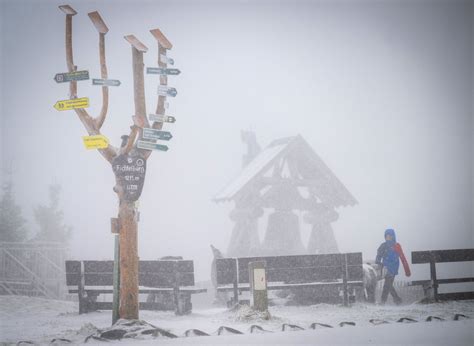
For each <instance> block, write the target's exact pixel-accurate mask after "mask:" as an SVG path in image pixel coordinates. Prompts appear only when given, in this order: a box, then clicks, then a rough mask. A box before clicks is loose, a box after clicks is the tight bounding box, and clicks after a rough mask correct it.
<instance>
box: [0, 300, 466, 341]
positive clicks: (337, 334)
mask: <svg viewBox="0 0 474 346" xmlns="http://www.w3.org/2000/svg"><path fill="white" fill-rule="evenodd" d="M0 313H1V317H0V322H1V325H0V341H3V342H11V343H17V342H18V341H22V340H25V341H33V342H35V343H42V344H44V343H49V342H50V341H51V340H53V339H60V338H63V339H67V340H71V341H72V342H74V343H80V342H83V341H84V340H85V338H86V337H87V336H89V335H91V334H93V333H94V331H96V329H95V328H99V329H104V328H108V327H110V325H111V312H110V311H102V312H93V313H88V314H83V315H79V314H78V306H77V303H76V302H71V301H58V300H47V299H42V298H31V297H20V296H0ZM270 313H271V315H272V318H271V319H270V320H259V319H254V318H250V319H246V318H245V314H243V313H242V311H240V313H238V312H232V311H228V310H226V309H225V308H222V307H219V308H217V307H215V308H196V309H194V311H193V313H192V314H190V315H187V316H175V315H174V313H173V312H156V311H142V312H141V313H140V319H141V320H145V321H147V322H149V323H151V324H153V325H154V326H157V327H160V328H163V329H165V330H167V331H169V332H171V333H173V334H175V335H177V336H179V337H180V338H178V339H166V338H160V340H159V341H160V344H173V345H180V344H188V343H192V344H204V345H209V344H210V345H213V344H311V345H314V344H349V343H350V344H403V345H406V344H430V345H432V344H439V345H454V344H459V345H474V333H473V330H474V301H463V302H461V301H460V302H447V303H438V304H427V305H423V304H410V305H404V306H390V305H386V306H377V305H366V304H360V303H358V304H354V305H352V306H351V307H343V306H335V305H327V304H318V305H313V306H307V307H297V306H272V307H271V308H270ZM456 314H463V315H465V316H468V317H470V319H465V318H462V319H460V320H458V321H453V319H454V316H455V315H456ZM429 316H437V317H440V318H442V319H444V321H439V320H435V321H432V322H426V319H427V318H428V317H429ZM404 317H406V318H410V319H413V320H416V321H418V322H417V323H415V322H412V323H410V322H408V321H406V322H405V323H402V322H397V321H398V320H399V319H400V318H404ZM374 319H375V320H377V321H376V323H375V324H374V323H371V322H370V320H374ZM381 321H386V322H388V323H382V324H378V323H377V322H381ZM314 322H317V323H322V324H327V325H331V326H332V327H334V328H324V327H321V328H319V327H318V328H316V329H315V330H313V329H310V325H311V324H312V323H314ZM341 322H354V323H355V326H352V325H345V326H342V327H341V326H340V323H341ZM255 324H256V325H259V326H261V327H262V328H263V329H265V330H267V331H270V332H273V333H263V334H251V333H250V331H249V329H250V326H251V325H255ZM283 324H292V325H297V326H300V327H302V328H304V329H305V330H298V331H284V332H283V331H282V325H283ZM221 326H227V327H231V328H234V329H237V330H239V331H241V332H242V333H244V335H229V334H228V333H227V334H226V335H220V336H217V330H218V329H219V327H221ZM189 329H199V330H201V331H203V332H205V333H208V334H210V335H211V336H204V337H192V338H191V337H188V338H185V337H183V336H184V333H185V331H186V330H189ZM58 341H59V340H58ZM152 342H154V343H156V340H152V339H150V338H148V339H145V340H137V339H128V340H126V341H125V339H124V340H122V341H120V342H118V343H120V344H130V343H139V344H142V345H145V344H148V343H152Z"/></svg>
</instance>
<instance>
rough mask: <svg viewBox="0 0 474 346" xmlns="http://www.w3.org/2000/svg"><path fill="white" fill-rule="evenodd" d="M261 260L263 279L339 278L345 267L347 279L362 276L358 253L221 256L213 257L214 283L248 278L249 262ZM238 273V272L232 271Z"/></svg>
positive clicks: (354, 279)
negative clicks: (264, 275) (263, 262)
mask: <svg viewBox="0 0 474 346" xmlns="http://www.w3.org/2000/svg"><path fill="white" fill-rule="evenodd" d="M255 261H265V263H266V272H267V281H268V282H285V283H309V282H319V281H331V280H337V279H341V278H342V277H343V271H344V270H346V266H345V264H346V263H347V279H348V280H349V281H360V280H362V278H363V269H362V253H360V252H359V253H347V254H326V255H293V256H269V257H243V258H223V259H217V260H216V274H217V275H216V276H217V284H218V285H228V284H232V283H234V281H235V280H236V278H237V280H238V283H248V282H249V271H248V265H249V263H250V262H255ZM236 274H238V275H236Z"/></svg>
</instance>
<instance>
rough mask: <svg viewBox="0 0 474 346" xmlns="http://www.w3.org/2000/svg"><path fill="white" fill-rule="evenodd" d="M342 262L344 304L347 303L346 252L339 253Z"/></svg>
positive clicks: (346, 304)
mask: <svg viewBox="0 0 474 346" xmlns="http://www.w3.org/2000/svg"><path fill="white" fill-rule="evenodd" d="M341 262H342V263H341V264H342V288H343V294H344V306H348V305H349V297H348V285H347V254H341Z"/></svg>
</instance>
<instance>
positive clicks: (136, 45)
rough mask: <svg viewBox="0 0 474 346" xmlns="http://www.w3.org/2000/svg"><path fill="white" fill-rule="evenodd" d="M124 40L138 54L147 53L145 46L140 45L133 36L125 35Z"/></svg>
mask: <svg viewBox="0 0 474 346" xmlns="http://www.w3.org/2000/svg"><path fill="white" fill-rule="evenodd" d="M124 38H125V39H126V40H127V41H128V43H130V44H131V45H132V47H134V48H135V49H136V50H138V51H139V52H142V53H146V52H147V51H148V48H147V46H145V45H144V44H143V43H141V42H140V41H139V40H138V39H137V38H136V37H135V36H134V35H126V36H124Z"/></svg>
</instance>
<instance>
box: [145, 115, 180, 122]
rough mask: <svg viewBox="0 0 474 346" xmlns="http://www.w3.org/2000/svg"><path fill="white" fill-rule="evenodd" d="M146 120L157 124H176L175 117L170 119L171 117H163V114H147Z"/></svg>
mask: <svg viewBox="0 0 474 346" xmlns="http://www.w3.org/2000/svg"><path fill="white" fill-rule="evenodd" d="M148 119H150V121H157V122H159V123H174V122H176V118H175V117H172V116H171V115H164V114H149V115H148Z"/></svg>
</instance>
